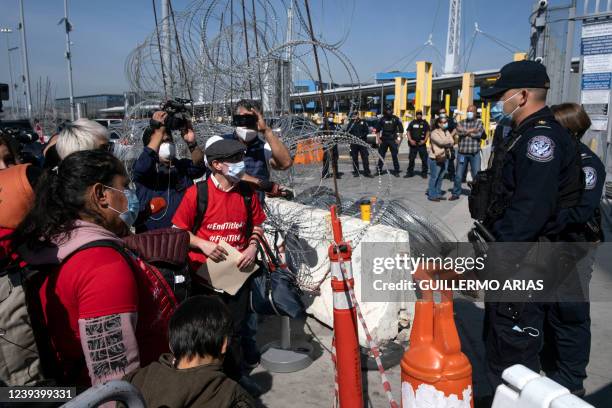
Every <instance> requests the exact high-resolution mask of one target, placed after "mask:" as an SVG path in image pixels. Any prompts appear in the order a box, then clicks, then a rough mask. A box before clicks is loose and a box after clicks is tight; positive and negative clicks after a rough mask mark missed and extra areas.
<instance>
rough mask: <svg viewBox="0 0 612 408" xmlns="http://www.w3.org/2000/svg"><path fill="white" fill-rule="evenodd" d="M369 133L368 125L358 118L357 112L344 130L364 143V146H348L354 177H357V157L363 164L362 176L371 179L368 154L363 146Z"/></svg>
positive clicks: (352, 144) (366, 148) (355, 144)
mask: <svg viewBox="0 0 612 408" xmlns="http://www.w3.org/2000/svg"><path fill="white" fill-rule="evenodd" d="M369 131H370V128H369V126H368V124H367V123H366V122H365V121H364V120H363V119H361V118H360V117H359V114H358V113H357V112H355V113H353V115H352V117H351V120H350V121H349V123H348V126H347V128H346V132H347V133H348V134H351V135H353V136H355V137H356V138H358V139H360V140H362V141H363V142H364V144H357V143H351V144H350V146H349V147H350V151H351V160H352V161H353V176H354V177H359V156H361V161H362V162H363V175H364V176H365V177H373V176H372V173H371V172H370V161H369V160H368V157H369V155H370V153H369V152H368V147H367V146H366V145H365V144H366V143H367V141H368V132H369Z"/></svg>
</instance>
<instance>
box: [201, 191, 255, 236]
mask: <svg viewBox="0 0 612 408" xmlns="http://www.w3.org/2000/svg"><path fill="white" fill-rule="evenodd" d="M196 189H197V202H198V205H197V210H196V218H195V221H194V223H193V228H192V229H191V233H192V234H193V235H196V233H197V232H198V230H199V229H200V226H201V225H202V222H203V221H204V215H206V209H207V208H208V179H206V180H203V181H198V182H197V183H196ZM238 189H239V191H240V195H242V198H243V200H244V205H245V207H246V212H247V223H246V226H247V233H246V236H247V237H249V236H250V235H251V233H252V232H253V213H252V212H251V203H252V200H253V189H252V188H251V186H249V185H248V184H247V183H245V182H243V181H241V182H239V183H238Z"/></svg>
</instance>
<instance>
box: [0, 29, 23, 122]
mask: <svg viewBox="0 0 612 408" xmlns="http://www.w3.org/2000/svg"><path fill="white" fill-rule="evenodd" d="M12 32H13V30H11V29H10V28H0V33H4V34H6V53H7V56H8V66H9V77H10V80H11V92H10V94H9V95H10V98H11V106H12V109H13V117H15V115H16V114H17V113H16V112H17V108H16V103H15V99H16V98H15V94H14V91H15V82H14V80H13V64H12V62H11V51H14V50H16V49H18V48H19V47H13V48H11V46H10V44H9V34H11V33H12Z"/></svg>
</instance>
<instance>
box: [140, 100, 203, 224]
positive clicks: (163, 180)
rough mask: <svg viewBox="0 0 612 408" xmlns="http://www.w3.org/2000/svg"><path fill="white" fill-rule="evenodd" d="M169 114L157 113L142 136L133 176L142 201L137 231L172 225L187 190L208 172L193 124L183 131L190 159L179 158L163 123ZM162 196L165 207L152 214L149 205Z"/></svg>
mask: <svg viewBox="0 0 612 408" xmlns="http://www.w3.org/2000/svg"><path fill="white" fill-rule="evenodd" d="M166 117H167V113H166V112H163V111H159V112H155V113H154V114H153V119H152V120H151V126H149V127H148V128H147V129H145V131H144V133H143V135H142V142H143V144H144V149H143V151H142V153H141V154H140V156H139V157H138V160H136V162H135V163H134V167H133V169H132V170H133V178H132V180H133V181H134V184H135V185H136V194H137V195H138V200H139V201H140V215H139V218H138V220H137V221H136V232H144V231H150V230H155V229H160V228H170V227H172V216H173V215H174V212H175V211H176V209H177V207H178V205H179V204H180V202H181V200H182V198H183V194H184V193H185V190H186V189H187V188H188V187H189V186H191V185H192V184H193V180H194V179H197V178H200V177H202V176H203V175H204V173H205V167H204V164H203V161H204V154H203V153H202V150H201V149H200V148H199V147H198V145H197V143H196V139H195V133H194V132H193V129H192V128H191V126H188V127H187V128H185V129H182V130H181V134H182V136H183V140H184V141H185V143H187V147H188V148H189V151H190V152H191V159H177V158H176V146H175V144H174V141H173V139H172V136H171V135H170V134H169V133H170V132H169V131H167V130H166V127H165V125H164V122H165V120H166ZM156 197H161V198H163V199H164V200H165V201H166V206H165V208H163V209H162V210H161V211H159V212H157V213H155V214H151V210H150V208H149V204H150V202H151V200H152V199H153V198H156Z"/></svg>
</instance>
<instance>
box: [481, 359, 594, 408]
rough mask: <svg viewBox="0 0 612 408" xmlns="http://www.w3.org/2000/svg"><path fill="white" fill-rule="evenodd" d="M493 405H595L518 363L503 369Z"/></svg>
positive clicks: (503, 407) (589, 407)
mask: <svg viewBox="0 0 612 408" xmlns="http://www.w3.org/2000/svg"><path fill="white" fill-rule="evenodd" d="M502 379H503V380H504V382H505V383H506V384H502V385H500V386H499V387H497V390H496V391H495V398H494V400H493V405H492V406H491V408H516V407H521V408H595V407H593V406H592V405H591V404H589V403H587V402H585V401H583V400H581V399H580V398H578V397H577V396H575V395H572V394H571V393H570V392H569V390H568V389H567V388H565V387H562V386H561V385H559V384H557V383H556V382H554V381H553V380H551V379H550V378H546V377H543V376H541V375H540V374H538V373H536V372H534V371H531V370H530V369H528V368H527V367H525V366H523V365H520V364H516V365H513V366H512V367H508V368H506V369H505V370H504V372H503V373H502Z"/></svg>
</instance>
